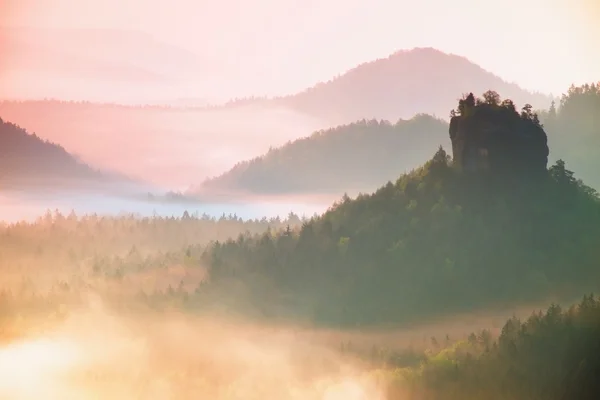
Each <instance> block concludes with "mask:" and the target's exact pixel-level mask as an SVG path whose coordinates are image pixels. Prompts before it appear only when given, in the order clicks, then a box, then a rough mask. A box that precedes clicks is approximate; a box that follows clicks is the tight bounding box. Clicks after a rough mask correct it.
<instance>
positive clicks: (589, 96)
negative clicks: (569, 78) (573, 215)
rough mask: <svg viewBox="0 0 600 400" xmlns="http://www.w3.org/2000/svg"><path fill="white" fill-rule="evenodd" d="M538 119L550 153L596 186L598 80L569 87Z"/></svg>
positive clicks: (599, 134) (599, 165)
mask: <svg viewBox="0 0 600 400" xmlns="http://www.w3.org/2000/svg"><path fill="white" fill-rule="evenodd" d="M540 118H541V120H542V122H543V123H544V128H545V130H546V132H547V133H548V140H549V142H550V143H551V146H552V149H553V151H552V153H551V156H553V158H554V159H555V160H556V159H559V158H560V159H563V160H565V161H566V162H568V163H569V165H571V166H573V167H574V168H575V170H576V171H577V173H578V175H580V176H581V177H582V178H583V180H585V182H586V183H587V184H589V185H591V186H592V187H594V188H595V189H596V190H598V189H600V175H599V174H598V171H600V157H598V149H600V82H599V83H598V84H584V85H581V86H571V87H570V88H569V90H568V92H567V93H565V94H563V95H562V97H561V99H560V104H559V106H558V109H557V108H556V107H555V105H554V104H552V106H551V107H550V109H549V110H548V111H543V112H541V113H540Z"/></svg>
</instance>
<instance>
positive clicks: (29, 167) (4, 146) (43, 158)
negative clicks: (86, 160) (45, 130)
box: [0, 119, 104, 186]
mask: <svg viewBox="0 0 600 400" xmlns="http://www.w3.org/2000/svg"><path fill="white" fill-rule="evenodd" d="M103 178H104V176H103V175H102V174H100V173H99V172H98V171H95V170H93V169H92V168H90V167H89V166H87V165H85V164H83V163H81V162H79V161H78V160H77V159H76V158H75V157H73V156H72V155H70V154H69V153H68V152H67V151H66V150H65V149H64V148H63V147H61V146H59V145H57V144H54V143H50V142H48V141H45V140H42V139H40V138H39V137H38V136H37V135H35V134H29V133H28V132H27V131H26V130H25V129H23V128H21V127H19V126H18V125H15V124H13V123H10V122H5V121H3V120H2V119H0V181H1V182H3V183H4V184H5V185H8V186H13V185H16V186H20V185H28V184H34V185H45V184H50V185H51V184H53V183H56V182H57V181H63V180H73V179H77V180H102V179H103Z"/></svg>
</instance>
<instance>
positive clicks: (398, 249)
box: [203, 149, 600, 326]
mask: <svg viewBox="0 0 600 400" xmlns="http://www.w3.org/2000/svg"><path fill="white" fill-rule="evenodd" d="M599 242H600V204H599V201H598V197H597V193H596V192H595V191H594V190H593V189H591V188H589V187H588V186H586V185H585V184H583V183H582V182H581V181H579V180H577V179H576V178H575V177H574V174H573V172H572V171H569V170H568V169H567V168H566V167H565V164H564V162H562V161H559V162H557V163H556V164H555V165H553V166H552V167H551V168H549V170H548V172H547V174H546V175H545V176H544V178H543V179H542V180H541V181H535V182H534V181H527V180H525V181H523V180H520V181H518V180H517V181H515V182H500V183H499V182H496V181H494V180H490V179H488V177H487V176H486V175H484V174H474V175H473V174H461V173H458V172H457V171H456V170H455V169H454V168H453V167H452V165H451V162H450V159H449V156H447V154H446V153H445V151H443V150H442V149H440V150H439V151H438V152H437V153H436V155H435V156H434V157H433V158H432V159H431V160H430V161H429V162H428V163H426V165H425V166H424V167H422V168H419V169H417V170H415V171H413V172H411V173H409V174H405V175H403V176H402V177H401V178H400V179H398V180H397V181H396V182H395V183H392V182H389V183H388V184H387V185H385V186H383V187H381V188H380V189H379V190H377V191H376V192H375V193H373V194H372V195H365V194H363V195H359V196H358V197H357V198H356V199H354V200H351V199H350V198H348V197H345V198H343V199H342V201H341V202H339V203H338V204H336V205H335V206H334V207H332V208H331V209H330V210H329V211H328V212H326V213H325V214H324V215H322V216H321V217H318V218H313V219H311V220H310V221H309V222H306V223H304V224H303V226H302V228H301V229H300V231H298V232H293V231H286V232H282V233H279V234H276V235H273V234H263V235H260V236H258V237H254V238H248V237H245V236H240V237H239V238H238V239H230V240H227V241H225V242H221V241H219V242H216V243H214V244H213V245H212V246H211V247H210V248H209V249H208V250H207V251H206V252H205V254H204V257H203V259H204V261H205V262H206V263H207V264H209V265H210V274H211V275H210V276H211V284H212V285H216V286H219V285H223V287H229V286H231V285H234V283H235V282H243V285H244V286H245V288H246V291H245V292H244V296H246V297H245V300H244V302H245V304H246V305H248V304H253V305H254V306H255V308H257V309H260V310H261V312H262V313H264V314H265V315H272V316H273V317H275V318H276V317H278V316H280V315H279V314H281V313H283V314H285V313H290V314H293V315H297V316H300V317H302V318H307V319H310V320H312V321H314V322H317V323H324V324H327V325H344V326H347V325H363V324H366V325H372V324H387V323H395V322H408V321H410V320H416V319H422V318H429V317H434V316H438V315H442V314H449V313H453V312H457V311H468V310H472V309H480V308H485V307H488V306H492V305H497V304H506V303H518V302H522V301H529V300H539V299H542V298H545V297H546V296H551V295H555V296H560V295H567V294H568V295H572V294H573V293H577V291H578V290H581V289H582V288H585V287H586V286H587V285H593V284H594V282H597V279H598V278H600V272H599V271H600V270H599V269H598V266H599V265H598V263H599V260H600V247H599V246H598V243H599ZM574 289H575V290H574ZM273 303H276V304H277V305H278V306H279V307H278V309H277V311H276V310H274V309H273V307H272V304H273Z"/></svg>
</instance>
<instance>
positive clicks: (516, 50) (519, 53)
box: [0, 0, 600, 97]
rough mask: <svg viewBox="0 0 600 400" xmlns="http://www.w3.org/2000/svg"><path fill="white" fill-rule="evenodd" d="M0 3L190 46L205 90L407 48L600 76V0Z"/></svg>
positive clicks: (22, 14) (235, 89) (4, 17)
mask: <svg viewBox="0 0 600 400" xmlns="http://www.w3.org/2000/svg"><path fill="white" fill-rule="evenodd" d="M0 7H1V11H2V12H0V26H20V27H60V28H67V27H78V28H111V29H112V28H116V29H128V30H135V31H140V32H145V33H149V34H151V35H153V36H154V37H155V38H157V39H159V40H161V41H165V42H167V43H170V44H174V45H177V46H179V47H181V48H185V49H189V50H191V51H193V52H194V53H195V54H197V55H199V56H200V57H202V60H203V62H204V63H205V64H206V65H210V66H211V68H210V69H209V71H212V72H210V74H208V73H205V74H206V75H207V76H204V77H203V78H204V79H206V80H211V79H212V80H213V83H214V84H213V85H212V86H211V89H210V90H209V89H207V92H210V91H212V92H211V93H210V95H212V96H218V95H219V94H220V95H222V96H225V97H237V96H239V97H244V96H249V95H267V96H272V95H282V94H288V93H294V92H297V91H299V90H302V89H304V88H307V87H310V86H312V85H314V84H315V83H317V82H320V81H327V80H329V79H330V78H332V77H334V76H336V75H339V74H342V73H343V72H345V71H347V70H348V69H351V68H353V67H354V66H356V65H358V64H360V63H363V62H367V61H371V60H373V59H377V58H382V57H387V56H388V55H389V54H391V53H393V52H395V51H397V50H401V49H409V48H412V47H434V48H437V49H439V50H442V51H445V52H450V53H454V54H458V55H462V56H466V57H467V58H469V59H470V60H472V61H473V62H475V63H477V64H479V65H481V66H482V67H483V68H485V69H487V70H490V71H492V72H494V73H496V74H497V75H499V76H501V77H502V78H504V79H505V80H507V81H510V82H516V83H518V84H519V85H521V86H522V87H524V88H526V89H529V90H532V91H541V92H544V93H551V94H554V95H559V94H560V93H563V92H565V91H566V89H567V88H568V86H569V85H570V84H571V83H575V84H580V83H585V82H592V81H598V80H600V72H599V71H600V52H598V51H597V49H598V48H600V25H598V24H597V21H598V20H600V0H528V1H522V0H503V1H497V2H491V1H487V0H453V1H448V0H437V1H435V0H420V1H403V0H362V1H361V0H252V1H250V0H214V1H211V0H169V1H165V0H0ZM215 71H216V72H215ZM208 75H210V76H208ZM219 91H220V92H221V93H218V92H219ZM186 95H189V93H187V94H186Z"/></svg>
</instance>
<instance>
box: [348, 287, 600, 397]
mask: <svg viewBox="0 0 600 400" xmlns="http://www.w3.org/2000/svg"><path fill="white" fill-rule="evenodd" d="M442 343H443V342H442V340H440V341H439V342H438V341H437V340H436V339H435V338H432V340H431V344H430V346H429V349H427V350H426V351H425V352H417V351H414V350H406V351H401V352H385V351H383V350H382V349H377V348H374V349H373V351H371V353H370V354H369V355H363V356H362V357H363V358H365V359H367V360H369V361H370V362H371V363H372V365H374V367H375V368H376V369H375V371H373V373H372V374H373V375H374V376H376V377H378V378H379V380H380V382H382V385H384V386H385V387H386V388H387V390H388V393H387V396H388V397H387V398H388V399H389V400H396V399H398V400H400V399H419V400H427V399H436V400H455V399H456V400H458V399H460V400H471V399H490V400H505V399H506V400H508V399H511V400H520V399H523V400H525V399H528V400H529V399H546V400H572V399H577V400H588V399H589V400H591V399H597V398H598V394H600V381H599V380H598V376H600V358H599V356H598V355H599V354H600V300H599V299H597V298H594V297H593V296H584V298H583V300H582V301H581V302H580V303H579V304H576V305H574V306H571V307H568V308H566V309H563V308H561V307H560V306H558V305H552V306H550V308H548V310H547V311H546V312H534V313H533V314H532V315H531V316H530V317H529V318H527V319H526V320H524V321H521V320H520V319H518V318H516V317H513V318H511V319H509V320H508V321H507V322H506V324H505V325H504V327H503V328H502V332H501V334H500V336H499V337H498V338H497V339H494V337H493V336H492V335H491V333H490V332H489V331H487V330H484V331H482V332H480V333H477V334H475V333H473V334H471V335H470V336H469V337H468V338H467V339H466V340H460V341H458V342H454V343H451V344H450V345H446V346H445V345H443V344H442ZM346 351H348V349H346ZM350 351H351V350H350Z"/></svg>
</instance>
